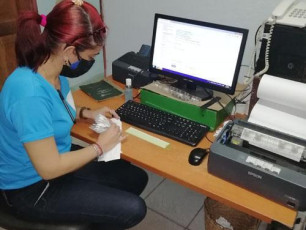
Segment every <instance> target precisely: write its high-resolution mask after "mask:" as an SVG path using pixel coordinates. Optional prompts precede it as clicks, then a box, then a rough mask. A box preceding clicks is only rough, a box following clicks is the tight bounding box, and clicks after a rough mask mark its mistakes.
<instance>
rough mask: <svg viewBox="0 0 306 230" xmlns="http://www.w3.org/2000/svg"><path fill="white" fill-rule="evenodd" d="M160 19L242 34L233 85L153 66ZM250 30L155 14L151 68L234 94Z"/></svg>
mask: <svg viewBox="0 0 306 230" xmlns="http://www.w3.org/2000/svg"><path fill="white" fill-rule="evenodd" d="M158 19H168V20H173V21H177V22H183V23H188V24H193V25H200V26H205V27H210V28H216V29H221V30H226V31H231V32H238V33H241V34H242V40H241V44H240V49H239V54H238V58H237V62H236V67H235V72H234V76H233V80H232V85H231V86H230V87H229V88H227V87H224V86H219V85H216V84H210V83H206V82H202V81H200V80H195V79H191V78H187V77H184V76H182V75H178V74H175V73H171V72H167V71H163V70H160V69H156V68H154V67H153V56H154V48H155V39H156V29H157V22H158ZM248 32H249V31H248V30H247V29H244V28H239V27H234V26H228V25H221V24H216V23H210V22H204V21H198V20H193V19H187V18H181V17H176V16H171V15H165V14H158V13H156V14H155V17H154V26H153V35H152V43H151V53H150V61H149V70H150V72H152V73H155V74H159V75H164V76H167V77H171V78H174V79H177V80H183V81H186V82H193V83H195V84H196V85H199V86H202V87H204V88H207V89H211V90H215V91H219V92H222V93H226V94H231V95H233V94H234V93H235V90H236V85H237V82H238V78H239V72H240V68H241V63H242V59H243V54H244V50H245V46H246V41H247V36H248Z"/></svg>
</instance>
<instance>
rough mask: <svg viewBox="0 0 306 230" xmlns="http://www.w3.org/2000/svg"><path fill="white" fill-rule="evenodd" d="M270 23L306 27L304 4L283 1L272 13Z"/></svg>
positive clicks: (295, 1) (298, 1)
mask: <svg viewBox="0 0 306 230" xmlns="http://www.w3.org/2000/svg"><path fill="white" fill-rule="evenodd" d="M269 21H270V22H272V21H273V22H275V23H276V24H282V25H287V26H295V27H299V28H303V27H305V26H306V2H305V1H301V0H283V1H282V2H281V3H280V4H279V5H278V6H277V7H276V8H275V9H274V10H273V12H272V17H271V18H270V19H269Z"/></svg>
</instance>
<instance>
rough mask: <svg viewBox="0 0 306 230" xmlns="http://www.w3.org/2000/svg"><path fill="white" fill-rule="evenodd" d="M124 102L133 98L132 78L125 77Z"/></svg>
mask: <svg viewBox="0 0 306 230" xmlns="http://www.w3.org/2000/svg"><path fill="white" fill-rule="evenodd" d="M124 97H125V102H127V101H129V100H133V88H132V79H131V78H127V79H125V90H124Z"/></svg>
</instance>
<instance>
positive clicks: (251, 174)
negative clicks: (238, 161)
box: [248, 171, 262, 179]
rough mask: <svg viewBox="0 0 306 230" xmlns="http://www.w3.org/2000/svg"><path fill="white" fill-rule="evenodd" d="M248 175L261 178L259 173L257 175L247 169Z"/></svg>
mask: <svg viewBox="0 0 306 230" xmlns="http://www.w3.org/2000/svg"><path fill="white" fill-rule="evenodd" d="M248 175H250V176H253V177H255V178H257V179H262V176H260V175H258V174H256V173H253V172H250V171H248Z"/></svg>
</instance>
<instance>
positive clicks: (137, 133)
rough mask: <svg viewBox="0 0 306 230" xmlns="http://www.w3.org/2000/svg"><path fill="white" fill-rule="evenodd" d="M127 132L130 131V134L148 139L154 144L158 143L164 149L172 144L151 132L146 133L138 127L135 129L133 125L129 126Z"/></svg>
mask: <svg viewBox="0 0 306 230" xmlns="http://www.w3.org/2000/svg"><path fill="white" fill-rule="evenodd" d="M125 132H126V133H128V134H131V135H133V136H136V137H139V138H140V139H143V140H145V141H148V142H150V143H152V144H154V145H157V146H159V147H161V148H164V149H165V148H167V147H168V146H169V145H170V143H168V142H166V141H163V140H161V139H159V138H156V137H153V136H151V135H149V134H146V133H144V132H142V131H140V130H138V129H135V128H133V127H130V128H128V129H127V130H126V131H125Z"/></svg>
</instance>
